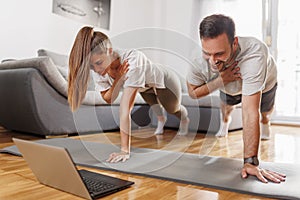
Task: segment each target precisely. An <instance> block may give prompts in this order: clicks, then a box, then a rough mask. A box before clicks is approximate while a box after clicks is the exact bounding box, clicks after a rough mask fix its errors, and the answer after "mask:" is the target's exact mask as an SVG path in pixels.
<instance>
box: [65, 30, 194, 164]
mask: <svg viewBox="0 0 300 200" xmlns="http://www.w3.org/2000/svg"><path fill="white" fill-rule="evenodd" d="M121 63H123V64H121ZM90 69H92V70H93V71H94V72H96V73H95V74H96V75H95V76H94V80H95V83H96V87H95V88H96V90H97V91H100V93H101V95H102V97H103V99H104V100H105V101H106V102H108V103H112V102H113V101H114V100H115V98H116V97H117V96H118V94H119V91H120V88H121V87H123V88H124V89H123V95H122V97H121V102H120V134H121V151H120V152H118V153H112V154H111V155H110V157H109V158H108V160H107V161H108V162H119V161H123V162H124V161H126V160H127V159H129V157H130V135H131V118H130V113H131V110H132V108H133V105H134V100H135V97H136V95H137V93H138V92H140V94H141V96H142V97H143V99H144V100H145V101H146V102H147V103H148V104H149V105H151V106H152V108H153V109H154V112H155V113H156V115H157V116H158V117H157V118H158V127H157V129H156V131H155V133H156V134H161V133H162V132H163V126H164V123H165V121H166V119H165V117H164V115H163V110H162V107H164V109H165V110H166V111H167V112H168V113H171V114H174V115H175V116H176V117H178V118H179V119H180V120H181V121H180V127H179V132H178V134H179V135H185V134H187V131H188V124H189V119H188V117H187V110H186V108H185V107H184V106H182V105H180V104H181V86H180V83H179V82H180V81H178V77H176V74H174V72H172V71H168V70H167V69H166V68H165V67H162V66H158V65H156V64H153V63H152V62H151V61H150V60H149V59H148V58H147V57H146V56H145V55H144V54H143V53H142V52H139V51H136V50H130V51H114V50H113V49H112V45H111V42H110V40H109V38H108V37H107V36H106V35H105V34H103V33H101V32H94V30H93V28H92V27H83V28H82V29H80V31H79V32H78V34H77V36H76V39H75V42H74V44H73V47H72V50H71V53H70V59H69V85H68V101H69V104H70V107H71V109H72V111H74V110H76V109H77V108H78V107H79V106H80V104H81V102H82V100H83V98H84V97H85V93H86V91H87V84H88V80H89V74H90V73H89V72H90ZM161 106H162V107H161Z"/></svg>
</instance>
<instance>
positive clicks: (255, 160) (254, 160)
mask: <svg viewBox="0 0 300 200" xmlns="http://www.w3.org/2000/svg"><path fill="white" fill-rule="evenodd" d="M246 163H249V164H251V165H254V166H258V165H259V160H258V158H257V156H252V157H250V158H244V164H246Z"/></svg>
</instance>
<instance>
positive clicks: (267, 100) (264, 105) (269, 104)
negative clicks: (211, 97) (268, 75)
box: [220, 83, 277, 112]
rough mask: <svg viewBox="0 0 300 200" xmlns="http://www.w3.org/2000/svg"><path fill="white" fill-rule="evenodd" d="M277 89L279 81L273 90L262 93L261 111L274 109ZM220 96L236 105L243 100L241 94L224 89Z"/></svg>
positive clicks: (228, 102) (226, 101)
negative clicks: (234, 94)
mask: <svg viewBox="0 0 300 200" xmlns="http://www.w3.org/2000/svg"><path fill="white" fill-rule="evenodd" d="M276 90H277V83H276V84H275V85H274V87H273V88H272V89H271V90H269V91H268V92H265V93H263V94H262V97H261V103H260V112H269V111H271V110H272V109H273V107H274V104H275V95H276ZM220 98H221V100H222V101H223V102H224V103H225V104H227V105H236V104H239V103H241V101H242V95H241V94H239V95H236V96H231V95H228V94H225V93H224V92H222V91H220Z"/></svg>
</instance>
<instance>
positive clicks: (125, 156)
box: [106, 151, 130, 163]
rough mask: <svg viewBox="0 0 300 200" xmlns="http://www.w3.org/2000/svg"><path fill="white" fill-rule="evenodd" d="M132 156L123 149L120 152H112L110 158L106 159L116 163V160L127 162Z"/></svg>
mask: <svg viewBox="0 0 300 200" xmlns="http://www.w3.org/2000/svg"><path fill="white" fill-rule="evenodd" d="M129 158H130V154H129V153H126V152H124V151H121V152H120V153H112V154H110V156H109V158H108V159H107V160H106V161H107V162H110V163H116V162H120V161H122V162H125V161H126V160H128V159H129Z"/></svg>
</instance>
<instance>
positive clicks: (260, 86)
mask: <svg viewBox="0 0 300 200" xmlns="http://www.w3.org/2000/svg"><path fill="white" fill-rule="evenodd" d="M238 42H239V46H240V48H241V51H240V53H239V54H238V55H237V57H236V60H237V61H239V63H238V67H240V73H241V77H242V80H239V81H233V82H230V83H228V84H226V85H225V86H223V87H221V88H220V90H221V91H222V92H224V93H226V94H229V95H232V96H234V95H239V94H243V95H252V94H255V93H257V92H258V91H262V92H263V93H265V92H267V91H269V90H270V89H272V88H273V86H274V85H275V84H276V82H277V69H276V63H275V61H274V58H273V57H272V56H271V54H270V52H269V50H268V47H267V46H266V45H265V44H264V43H263V42H261V41H259V40H258V39H256V38H253V37H238ZM216 76H217V74H216V73H213V72H211V71H210V67H209V64H208V61H207V60H205V59H204V58H203V57H201V58H199V59H196V60H195V63H194V65H193V66H192V67H191V68H190V70H189V72H188V74H187V81H188V82H189V83H190V84H192V85H196V86H201V85H203V84H206V83H207V82H209V81H210V80H212V79H213V78H214V77H216Z"/></svg>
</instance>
